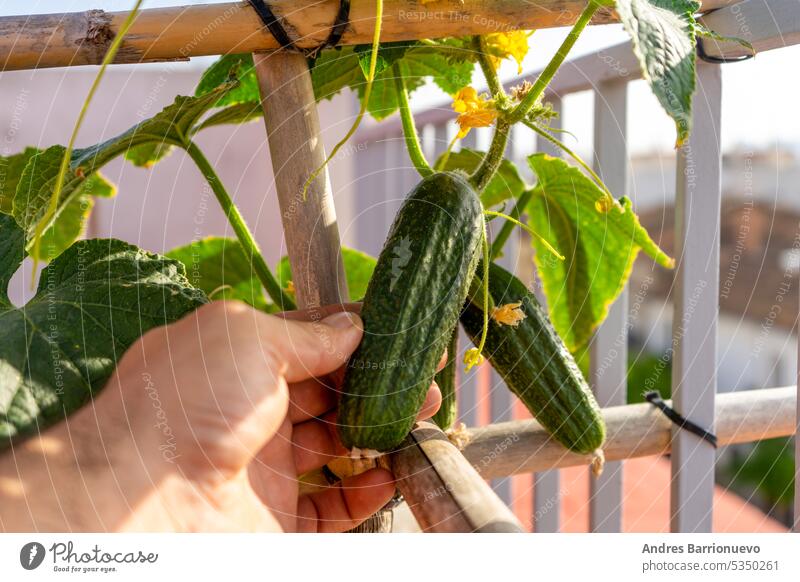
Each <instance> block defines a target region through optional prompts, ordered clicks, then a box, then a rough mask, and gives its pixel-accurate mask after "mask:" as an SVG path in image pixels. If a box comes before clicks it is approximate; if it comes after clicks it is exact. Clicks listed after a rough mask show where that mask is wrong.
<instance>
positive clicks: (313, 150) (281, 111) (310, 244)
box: [253, 51, 392, 532]
mask: <svg viewBox="0 0 800 582" xmlns="http://www.w3.org/2000/svg"><path fill="white" fill-rule="evenodd" d="M253 59H254V62H255V68H256V74H257V76H258V83H259V88H260V90H261V100H262V105H263V108H264V117H265V121H266V126H267V139H268V140H269V150H270V157H271V158H272V169H273V173H274V176H275V187H276V190H277V193H278V203H279V204H280V210H281V221H282V222H283V230H284V237H285V238H286V246H287V251H288V255H289V263H290V264H291V265H292V277H293V283H294V287H295V291H296V295H297V304H298V307H300V308H301V309H312V318H313V317H314V316H313V309H314V308H318V307H321V306H323V305H329V304H332V303H340V302H342V301H344V300H347V282H346V279H345V276H344V265H343V262H342V252H341V244H340V242H339V229H338V227H337V224H336V210H335V209H334V206H333V195H332V193H331V185H330V179H329V176H328V172H327V170H326V171H324V172H320V175H319V176H318V177H317V179H316V180H315V181H314V182H313V183H312V184H311V185H310V187H309V189H308V192H307V196H306V197H305V199H304V198H303V186H304V184H305V182H306V180H307V179H308V177H309V176H310V175H311V173H312V172H313V171H314V170H316V169H317V168H319V167H320V166H322V164H323V163H324V161H325V148H324V146H323V144H322V138H321V137H320V125H319V116H318V114H317V106H316V101H315V99H314V88H313V87H312V85H311V74H310V73H309V70H308V65H307V63H306V58H305V56H303V55H302V54H300V53H296V52H290V51H278V52H274V53H270V54H254V55H253ZM391 526H392V513H391V511H379V512H378V513H377V514H375V515H374V516H372V517H371V518H370V519H368V520H367V521H366V522H365V523H364V524H362V525H361V526H359V528H357V530H356V531H363V532H388V531H390V529H391Z"/></svg>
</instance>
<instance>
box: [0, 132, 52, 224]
mask: <svg viewBox="0 0 800 582" xmlns="http://www.w3.org/2000/svg"><path fill="white" fill-rule="evenodd" d="M41 151H42V150H40V149H38V148H34V147H26V148H25V149H24V150H23V151H21V152H19V153H18V154H13V155H10V156H0V212H2V213H3V214H13V212H14V195H15V194H16V192H17V186H18V185H19V179H20V178H21V177H22V172H23V170H25V166H26V165H27V164H28V162H29V161H30V159H31V158H32V157H33V156H35V155H36V154H38V153H39V152H41Z"/></svg>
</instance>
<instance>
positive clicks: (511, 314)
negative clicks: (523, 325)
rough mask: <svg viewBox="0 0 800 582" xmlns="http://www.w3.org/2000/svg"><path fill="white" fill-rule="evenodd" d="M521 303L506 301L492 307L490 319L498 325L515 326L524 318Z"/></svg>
mask: <svg viewBox="0 0 800 582" xmlns="http://www.w3.org/2000/svg"><path fill="white" fill-rule="evenodd" d="M521 306H522V303H506V304H505V305H501V306H500V307H495V308H494V309H492V319H493V320H495V321H496V322H497V323H499V324H500V325H510V326H511V327H517V326H518V325H519V322H520V321H522V320H523V319H525V312H524V311H522V309H521Z"/></svg>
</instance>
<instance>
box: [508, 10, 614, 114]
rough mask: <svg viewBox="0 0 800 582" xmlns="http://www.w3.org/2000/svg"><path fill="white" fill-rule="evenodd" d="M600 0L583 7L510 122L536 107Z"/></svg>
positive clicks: (514, 110)
mask: <svg viewBox="0 0 800 582" xmlns="http://www.w3.org/2000/svg"><path fill="white" fill-rule="evenodd" d="M600 6H601V4H600V0H589V4H587V5H586V8H584V9H583V12H581V15H580V16H579V17H578V20H577V21H576V22H575V24H573V25H572V29H571V30H570V31H569V34H568V35H567V38H565V39H564V42H562V43H561V46H560V47H559V48H558V51H557V52H556V54H555V55H553V58H552V59H550V62H549V63H547V66H546V67H545V69H544V71H542V73H541V74H540V75H539V77H538V78H537V79H536V82H534V84H533V87H531V89H530V91H528V93H527V94H526V95H525V97H524V98H523V99H522V101H520V102H519V104H518V105H517V106H516V107H515V108H514V109H513V110H512V111H511V113H510V114H509V115H508V121H509V122H510V123H516V122H518V121H522V120H523V119H524V118H525V116H526V115H528V113H530V111H531V109H533V108H534V106H535V105H536V103H537V101H538V100H539V98H540V97H541V96H542V94H543V93H544V90H545V89H546V88H547V86H548V85H549V84H550V81H552V80H553V77H554V76H555V74H556V71H558V69H559V67H560V66H561V64H562V63H563V62H564V59H566V58H567V55H568V54H569V51H570V50H572V47H573V46H574V45H575V41H577V40H578V37H579V36H580V35H581V33H582V32H583V29H584V28H586V26H587V25H588V24H589V22H590V21H591V20H592V17H593V16H594V14H595V12H597V10H598V9H599V8H600Z"/></svg>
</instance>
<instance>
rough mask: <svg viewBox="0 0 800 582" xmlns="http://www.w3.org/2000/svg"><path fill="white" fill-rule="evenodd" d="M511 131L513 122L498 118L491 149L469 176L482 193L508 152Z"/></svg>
mask: <svg viewBox="0 0 800 582" xmlns="http://www.w3.org/2000/svg"><path fill="white" fill-rule="evenodd" d="M510 133H511V124H509V123H508V122H507V121H505V120H504V119H503V118H502V117H501V118H499V119H498V120H497V125H496V126H495V129H494V135H493V136H492V143H491V145H490V146H489V151H488V152H486V155H485V156H484V158H483V160H481V164H480V166H478V169H477V170H475V173H474V174H472V176H470V177H469V181H470V183H471V184H472V185H473V187H474V188H475V189H476V190H477V191H478V193H480V192H481V191H482V190H483V189H484V188H486V186H487V185H488V184H489V181H490V180H491V179H492V177H493V176H494V175H495V172H497V169H498V168H499V167H500V163H501V162H502V161H503V157H504V156H505V153H506V144H508V136H509V134H510Z"/></svg>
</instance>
